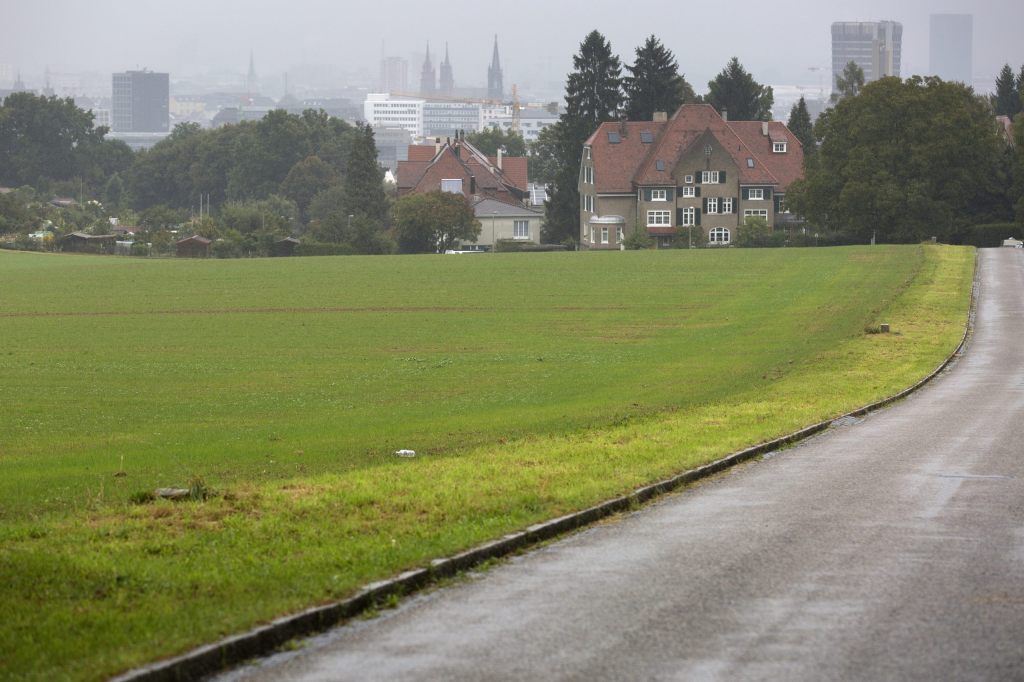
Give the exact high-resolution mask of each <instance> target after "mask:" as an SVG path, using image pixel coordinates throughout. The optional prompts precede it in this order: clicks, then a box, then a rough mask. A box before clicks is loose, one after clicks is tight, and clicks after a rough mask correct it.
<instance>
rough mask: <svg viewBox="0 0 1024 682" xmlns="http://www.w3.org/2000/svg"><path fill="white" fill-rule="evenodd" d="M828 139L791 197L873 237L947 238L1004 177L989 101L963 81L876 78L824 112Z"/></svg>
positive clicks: (851, 231)
mask: <svg viewBox="0 0 1024 682" xmlns="http://www.w3.org/2000/svg"><path fill="white" fill-rule="evenodd" d="M815 134H816V137H817V138H818V139H819V140H821V146H820V148H819V149H818V154H817V155H816V157H814V162H812V163H809V164H807V166H806V169H805V177H804V178H803V179H802V180H800V181H798V182H796V183H794V186H792V187H791V188H790V190H789V192H788V193H787V195H786V201H787V204H788V205H789V206H790V207H791V208H792V209H793V210H794V211H795V212H796V213H799V214H801V215H803V216H804V217H806V218H807V219H808V220H809V221H810V222H811V223H812V224H814V225H816V226H818V227H821V228H824V229H826V230H829V231H834V232H842V233H846V234H847V235H849V236H851V237H853V238H855V239H857V240H862V241H864V242H867V241H868V240H869V239H870V238H871V236H872V235H873V234H875V235H876V236H877V238H878V239H879V240H880V241H889V242H907V241H917V240H920V239H924V238H926V237H930V236H939V237H948V236H949V235H951V234H953V233H955V232H956V230H957V229H959V228H960V227H962V226H963V225H964V224H965V223H967V222H969V221H970V215H971V212H972V211H974V210H976V208H977V207H976V205H975V203H976V202H977V201H979V197H982V196H984V195H985V193H986V192H988V191H989V190H990V189H991V188H992V185H993V184H998V183H999V176H1000V174H999V158H1000V154H1001V153H1002V152H1001V147H1000V145H1001V143H1000V142H999V141H998V139H997V136H996V132H995V128H994V126H993V125H992V120H991V114H990V112H989V110H988V107H987V106H986V105H985V104H984V103H983V102H982V101H980V100H979V99H978V98H977V97H975V96H974V93H973V91H972V90H971V89H970V88H968V87H966V86H964V85H963V84H961V83H946V82H943V81H941V80H940V79H937V78H920V77H917V76H915V77H914V78H911V79H909V80H907V81H905V82H901V81H900V80H899V79H898V78H883V79H881V80H878V81H875V82H873V83H869V84H868V85H866V86H864V89H863V90H862V91H861V92H860V94H859V95H857V96H856V97H847V98H844V99H842V100H840V102H839V103H838V104H837V105H836V106H835V107H833V108H832V109H830V110H828V111H826V112H825V113H824V114H822V115H821V117H819V119H818V123H817V124H816V128H815Z"/></svg>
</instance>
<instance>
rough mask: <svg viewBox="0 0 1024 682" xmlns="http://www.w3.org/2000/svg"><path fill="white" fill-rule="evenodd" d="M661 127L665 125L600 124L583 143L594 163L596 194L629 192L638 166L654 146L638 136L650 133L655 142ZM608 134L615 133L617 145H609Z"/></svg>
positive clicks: (635, 122) (633, 122) (638, 123)
mask: <svg viewBox="0 0 1024 682" xmlns="http://www.w3.org/2000/svg"><path fill="white" fill-rule="evenodd" d="M664 126H665V124H664V123H654V122H652V121H628V122H622V123H602V124H601V125H600V126H599V127H598V129H597V130H595V131H594V134H593V135H591V136H590V139H589V140H587V142H586V144H587V145H589V146H590V149H591V158H592V159H593V162H594V185H595V186H596V187H597V191H598V192H600V193H602V194H605V193H613V192H632V191H633V175H634V173H636V169H637V165H638V163H639V162H640V161H642V160H643V158H644V157H645V156H646V154H647V153H648V152H649V151H650V150H651V148H652V147H654V145H653V144H644V143H643V142H641V141H640V133H641V132H643V131H650V132H651V133H652V134H653V135H654V138H655V139H658V135H659V133H660V132H661V129H662V127H664ZM608 133H617V134H618V135H619V140H620V142H618V143H616V144H612V143H611V142H609V141H608Z"/></svg>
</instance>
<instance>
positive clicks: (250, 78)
mask: <svg viewBox="0 0 1024 682" xmlns="http://www.w3.org/2000/svg"><path fill="white" fill-rule="evenodd" d="M258 81H259V79H258V78H257V77H256V61H255V60H254V59H253V52H252V50H251V49H250V50H249V73H248V74H246V76H245V90H246V94H248V95H249V96H250V97H251V96H253V95H257V94H259V83H258Z"/></svg>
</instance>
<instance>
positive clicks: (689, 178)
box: [683, 175, 693, 185]
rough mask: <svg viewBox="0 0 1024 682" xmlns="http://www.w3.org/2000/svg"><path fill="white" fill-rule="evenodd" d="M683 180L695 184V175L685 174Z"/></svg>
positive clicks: (688, 183)
mask: <svg viewBox="0 0 1024 682" xmlns="http://www.w3.org/2000/svg"><path fill="white" fill-rule="evenodd" d="M683 182H685V183H686V184H687V185H692V184H693V176H692V175H686V176H684V177H683Z"/></svg>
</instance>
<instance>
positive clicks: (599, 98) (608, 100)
mask: <svg viewBox="0 0 1024 682" xmlns="http://www.w3.org/2000/svg"><path fill="white" fill-rule="evenodd" d="M573 68H574V71H573V72H572V73H570V74H569V78H568V80H567V81H566V85H565V113H564V114H562V115H561V117H559V120H558V123H557V124H555V125H556V126H557V131H556V137H557V148H558V171H557V174H556V176H555V181H554V183H553V186H552V189H551V194H550V198H549V199H548V201H547V202H546V204H545V216H544V237H545V239H546V240H547V241H549V242H575V241H576V239H577V237H578V235H579V223H580V192H579V187H578V182H579V171H580V157H581V156H582V154H583V143H584V142H586V140H587V138H588V137H590V135H591V134H593V132H594V131H595V130H596V129H597V127H598V126H599V125H600V124H601V123H603V122H605V121H612V120H615V119H617V118H618V116H619V112H620V109H621V107H622V64H621V63H620V61H619V58H618V57H617V56H615V55H614V54H612V48H611V45H610V44H609V43H608V41H607V40H606V39H605V37H604V36H603V35H601V34H600V33H599V32H598V31H591V32H590V34H589V35H587V37H586V38H585V39H584V40H583V42H582V43H581V44H580V51H579V54H577V55H575V56H574V57H573Z"/></svg>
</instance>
